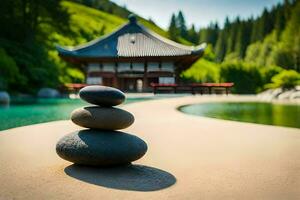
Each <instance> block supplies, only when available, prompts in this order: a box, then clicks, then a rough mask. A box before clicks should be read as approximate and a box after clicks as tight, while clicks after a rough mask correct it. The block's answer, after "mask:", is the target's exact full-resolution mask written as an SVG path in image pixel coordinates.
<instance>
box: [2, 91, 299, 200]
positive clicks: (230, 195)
mask: <svg viewBox="0 0 300 200" xmlns="http://www.w3.org/2000/svg"><path fill="white" fill-rule="evenodd" d="M224 100H230V101H236V100H239V101H240V100H249V97H234V96H229V97H199V96H188V97H180V98H172V99H161V100H153V101H145V102H140V103H134V104H128V105H125V106H122V107H123V108H124V109H126V110H128V111H130V112H132V113H133V114H134V115H135V118H136V121H135V123H134V124H133V126H131V127H130V128H128V129H126V130H124V131H125V132H129V133H131V134H135V135H138V136H139V137H141V138H142V139H143V140H145V141H146V142H147V144H148V147H149V150H148V152H147V154H146V155H145V156H144V157H143V158H142V159H141V160H138V161H136V162H135V163H134V165H133V166H128V167H120V168H114V169H99V168H98V169H97V168H88V167H78V166H74V165H72V163H70V162H67V161H64V160H62V159H60V158H59V157H58V156H57V155H56V153H55V144H56V142H57V141H58V140H59V138H61V137H62V136H63V135H65V134H67V133H69V132H71V131H74V130H78V129H80V127H78V126H76V125H73V124H72V123H71V122H70V121H57V122H51V123H44V124H38V125H32V126H25V127H21V128H15V129H10V130H6V131H2V132H0V199H4V200H9V199H105V200H106V199H122V200H123V199H133V200H135V199H272V200H273V199H288V200H293V199H295V200H296V199H300V159H299V158H300V129H293V128H283V127H275V126H267V125H257V124H250V123H240V122H233V121H225V120H217V119H210V118H205V117H198V116H192V115H186V114H183V113H181V112H179V111H177V110H176V109H175V108H176V107H178V106H180V105H183V104H190V103H200V102H206V101H224Z"/></svg>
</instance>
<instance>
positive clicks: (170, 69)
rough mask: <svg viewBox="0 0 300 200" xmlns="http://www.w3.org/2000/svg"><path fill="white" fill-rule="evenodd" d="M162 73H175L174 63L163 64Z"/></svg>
mask: <svg viewBox="0 0 300 200" xmlns="http://www.w3.org/2000/svg"><path fill="white" fill-rule="evenodd" d="M161 71H165V72H174V63H173V62H163V63H161Z"/></svg>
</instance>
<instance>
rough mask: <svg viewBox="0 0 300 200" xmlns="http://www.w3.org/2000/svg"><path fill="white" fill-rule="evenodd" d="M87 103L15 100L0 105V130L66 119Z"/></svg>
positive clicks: (134, 99)
mask: <svg viewBox="0 0 300 200" xmlns="http://www.w3.org/2000/svg"><path fill="white" fill-rule="evenodd" d="M153 98H154V97H145V98H127V100H126V101H125V103H133V102H137V101H145V100H151V99H153ZM86 105H89V104H88V103H86V102H84V101H82V100H80V99H30V100H15V101H14V102H13V104H12V105H10V106H9V107H6V108H5V107H0V130H5V129H9V128H14V127H19V126H25V125H30V124H37V123H42V122H49V121H56V120H66V119H69V118H70V113H71V112H72V111H73V110H74V109H76V108H79V107H82V106H86Z"/></svg>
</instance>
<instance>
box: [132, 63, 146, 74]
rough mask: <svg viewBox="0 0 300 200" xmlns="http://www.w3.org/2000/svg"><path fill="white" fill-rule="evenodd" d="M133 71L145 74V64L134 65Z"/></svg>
mask: <svg viewBox="0 0 300 200" xmlns="http://www.w3.org/2000/svg"><path fill="white" fill-rule="evenodd" d="M132 70H133V71H136V72H144V71H145V68H144V63H132Z"/></svg>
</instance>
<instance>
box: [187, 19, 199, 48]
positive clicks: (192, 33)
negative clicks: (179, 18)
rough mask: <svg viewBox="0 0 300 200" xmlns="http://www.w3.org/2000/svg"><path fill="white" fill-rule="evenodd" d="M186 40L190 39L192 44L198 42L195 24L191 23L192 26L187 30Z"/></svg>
mask: <svg viewBox="0 0 300 200" xmlns="http://www.w3.org/2000/svg"><path fill="white" fill-rule="evenodd" d="M188 40H189V41H191V42H192V43H193V44H198V43H199V35H198V33H197V31H196V29H195V25H194V24H193V25H192V27H191V28H190V29H189V31H188Z"/></svg>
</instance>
